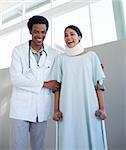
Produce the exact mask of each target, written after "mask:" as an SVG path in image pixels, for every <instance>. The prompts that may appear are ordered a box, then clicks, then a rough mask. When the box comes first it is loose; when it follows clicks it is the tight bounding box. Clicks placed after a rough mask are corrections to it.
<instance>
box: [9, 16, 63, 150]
mask: <svg viewBox="0 0 126 150" xmlns="http://www.w3.org/2000/svg"><path fill="white" fill-rule="evenodd" d="M27 26H28V29H29V32H30V34H31V36H32V40H30V41H28V42H26V43H25V44H22V45H19V46H17V47H15V48H14V50H13V53H12V62H11V66H10V77H11V82H12V86H13V90H12V96H11V101H10V118H11V136H10V138H11V141H10V149H11V150H26V149H27V145H28V136H29V135H28V133H30V144H31V148H32V150H44V139H45V134H46V129H47V120H48V119H49V117H50V106H51V90H53V91H56V90H58V89H59V88H60V87H59V84H58V83H57V82H56V81H53V80H52V81H49V78H48V76H49V73H50V69H51V67H52V64H53V61H54V57H55V56H56V52H55V51H54V50H52V49H51V48H49V47H47V46H46V45H45V44H44V43H43V42H44V39H45V37H46V33H47V31H48V27H49V24H48V20H47V19H46V18H45V17H43V16H33V17H31V18H30V19H29V21H28V23H27ZM24 36H25V35H24Z"/></svg>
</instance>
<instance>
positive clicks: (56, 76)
mask: <svg viewBox="0 0 126 150" xmlns="http://www.w3.org/2000/svg"><path fill="white" fill-rule="evenodd" d="M50 75H51V77H50V78H51V80H56V81H58V82H59V83H61V82H62V65H61V56H60V55H58V56H56V57H55V59H54V63H53V66H52V69H51V73H50Z"/></svg>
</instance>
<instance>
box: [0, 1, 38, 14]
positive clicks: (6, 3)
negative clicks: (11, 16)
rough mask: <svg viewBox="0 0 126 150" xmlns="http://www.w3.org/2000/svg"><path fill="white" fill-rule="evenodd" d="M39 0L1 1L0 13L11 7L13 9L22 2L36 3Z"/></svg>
mask: <svg viewBox="0 0 126 150" xmlns="http://www.w3.org/2000/svg"><path fill="white" fill-rule="evenodd" d="M35 1H37V0H0V12H1V11H4V10H6V9H8V8H10V7H13V6H15V5H17V4H19V3H21V2H26V3H29V2H35Z"/></svg>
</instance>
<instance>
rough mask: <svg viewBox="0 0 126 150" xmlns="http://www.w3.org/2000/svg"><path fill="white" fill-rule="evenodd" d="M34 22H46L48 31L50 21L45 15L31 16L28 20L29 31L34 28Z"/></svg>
mask: <svg viewBox="0 0 126 150" xmlns="http://www.w3.org/2000/svg"><path fill="white" fill-rule="evenodd" d="M34 24H45V25H46V31H47V30H48V28H49V22H48V20H47V19H46V18H45V17H43V16H39V15H37V16H33V17H31V18H30V19H29V20H28V23H27V27H28V29H29V31H31V30H32V26H33V25H34Z"/></svg>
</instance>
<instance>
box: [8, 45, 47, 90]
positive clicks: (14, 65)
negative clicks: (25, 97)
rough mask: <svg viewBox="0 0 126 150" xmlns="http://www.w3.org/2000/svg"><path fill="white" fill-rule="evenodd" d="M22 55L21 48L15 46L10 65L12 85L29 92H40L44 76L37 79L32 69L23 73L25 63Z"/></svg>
mask: <svg viewBox="0 0 126 150" xmlns="http://www.w3.org/2000/svg"><path fill="white" fill-rule="evenodd" d="M20 55H21V52H20V49H17V48H15V49H14V50H13V53H12V62H11V66H10V78H11V82H12V85H14V86H15V87H18V88H20V89H23V90H26V91H29V92H35V93H39V92H40V90H41V88H42V86H43V83H44V81H43V80H42V77H39V79H37V78H36V77H35V75H34V73H33V72H32V71H31V72H27V73H26V74H23V65H22V59H21V57H20Z"/></svg>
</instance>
